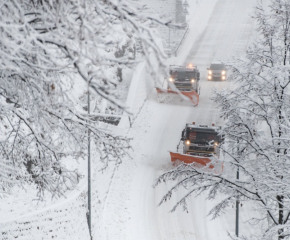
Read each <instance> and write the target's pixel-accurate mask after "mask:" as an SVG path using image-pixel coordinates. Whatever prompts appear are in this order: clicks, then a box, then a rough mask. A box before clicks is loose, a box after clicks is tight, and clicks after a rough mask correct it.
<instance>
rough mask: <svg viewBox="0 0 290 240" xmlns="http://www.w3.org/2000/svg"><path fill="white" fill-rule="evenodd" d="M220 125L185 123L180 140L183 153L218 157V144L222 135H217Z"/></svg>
mask: <svg viewBox="0 0 290 240" xmlns="http://www.w3.org/2000/svg"><path fill="white" fill-rule="evenodd" d="M220 129H221V127H215V126H207V125H195V124H186V127H185V128H184V130H183V131H182V135H181V141H183V154H187V155H194V156H202V157H211V156H213V155H215V156H217V157H219V155H220V151H219V149H220V148H219V145H220V144H221V143H222V137H221V136H220V135H218V130H220Z"/></svg>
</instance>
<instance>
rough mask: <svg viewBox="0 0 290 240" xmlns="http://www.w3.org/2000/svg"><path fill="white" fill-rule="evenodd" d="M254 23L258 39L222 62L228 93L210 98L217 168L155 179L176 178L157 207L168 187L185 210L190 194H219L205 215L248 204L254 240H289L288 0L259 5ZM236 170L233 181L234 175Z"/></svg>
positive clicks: (186, 168) (184, 169) (189, 168)
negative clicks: (216, 125) (218, 139)
mask: <svg viewBox="0 0 290 240" xmlns="http://www.w3.org/2000/svg"><path fill="white" fill-rule="evenodd" d="M254 18H255V19H256V20H257V23H258V32H259V36H260V37H259V39H257V40H256V41H255V43H254V44H253V45H252V46H251V47H250V48H249V49H248V50H247V52H246V57H245V58H242V59H235V60H233V62H232V63H229V70H230V72H231V74H230V76H229V80H230V81H232V82H233V84H232V88H231V89H227V90H223V91H220V92H216V93H215V97H214V99H213V100H214V101H215V102H217V103H218V104H219V106H220V109H221V114H220V116H221V117H222V118H224V119H225V124H224V126H223V128H222V130H221V132H220V134H222V135H224V137H225V142H224V144H222V145H221V146H220V147H221V149H222V150H223V152H224V153H225V159H224V171H223V172H222V173H217V172H215V171H208V170H207V171H205V169H202V168H198V167H196V166H194V165H193V164H189V165H186V164H181V165H180V166H178V167H177V168H176V169H174V170H172V171H169V172H167V173H165V174H163V175H162V176H160V177H159V179H158V180H157V183H156V184H159V183H160V182H162V181H170V180H172V181H177V183H175V185H174V186H173V187H172V189H171V190H170V191H169V192H168V193H167V194H166V195H165V196H164V197H163V199H162V201H161V203H162V202H164V201H166V200H168V199H169V198H170V197H171V195H172V194H173V192H174V190H175V189H177V188H179V187H182V186H184V187H186V188H187V189H188V194H187V195H186V196H184V197H182V198H181V199H180V201H179V202H177V203H176V205H175V206H174V208H173V210H175V208H176V207H177V206H179V205H182V206H184V207H186V201H187V198H188V197H190V196H191V195H193V194H198V193H200V192H206V193H207V194H208V199H209V200H210V199H214V198H216V196H217V194H219V193H222V194H224V195H225V196H226V197H225V198H224V200H223V201H221V202H220V203H219V204H218V205H217V206H215V207H214V208H213V209H212V210H211V211H210V214H212V216H213V218H216V217H218V216H219V215H220V214H222V213H223V212H224V211H225V210H226V209H227V207H229V206H231V205H232V204H234V203H235V201H236V200H239V201H240V202H243V201H249V202H253V203H254V205H255V206H256V209H259V212H260V214H258V215H257V216H260V218H259V219H258V220H259V221H258V222H259V223H261V226H262V227H261V229H262V232H261V233H257V236H256V237H257V238H254V239H279V240H280V239H289V238H290V237H289V236H290V184H289V183H290V174H289V172H290V84H289V83H290V64H289V60H290V58H289V48H290V2H289V0H271V1H270V5H269V6H264V5H263V4H262V3H260V4H258V5H257V7H256V11H255V15H254ZM237 170H239V173H240V179H237V178H236V172H237ZM257 218H258V217H257ZM265 219H267V221H265ZM262 223H263V224H262Z"/></svg>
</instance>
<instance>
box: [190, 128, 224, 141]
mask: <svg viewBox="0 0 290 240" xmlns="http://www.w3.org/2000/svg"><path fill="white" fill-rule="evenodd" d="M187 139H189V140H190V142H192V143H201V144H208V143H209V142H211V141H213V142H219V137H218V136H217V133H216V132H199V131H194V130H190V131H189V132H188V136H187ZM213 142H212V143H213Z"/></svg>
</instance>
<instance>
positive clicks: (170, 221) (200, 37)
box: [104, 0, 255, 240]
mask: <svg viewBox="0 0 290 240" xmlns="http://www.w3.org/2000/svg"><path fill="white" fill-rule="evenodd" d="M254 4H255V1H254V0H234V1H233V0H203V1H201V2H200V5H199V8H198V9H197V10H196V9H194V10H193V9H192V10H191V11H192V13H193V12H194V13H195V14H194V15H192V18H191V20H190V22H189V26H190V28H189V29H190V30H189V33H188V35H187V38H186V39H185V41H184V43H183V45H182V47H181V49H180V52H179V56H178V57H177V58H175V59H171V61H172V62H171V63H175V64H184V63H188V62H192V63H194V64H195V65H197V66H198V68H199V69H200V72H201V77H202V80H201V96H200V103H199V105H198V106H197V107H192V106H186V105H188V104H160V103H158V102H157V101H156V100H155V98H154V97H152V98H151V99H149V100H147V101H146V103H145V105H144V106H143V108H142V110H141V112H140V113H139V115H138V117H137V118H136V120H135V122H134V124H133V126H132V128H131V129H130V132H129V133H128V134H129V136H131V137H133V138H134V140H133V142H132V145H133V148H134V152H133V153H132V157H133V159H131V160H126V161H124V163H123V164H122V165H121V166H120V167H119V169H118V171H117V172H116V174H115V176H114V180H113V183H112V186H111V190H110V193H109V196H108V199H107V203H106V207H105V214H104V221H105V223H104V225H105V226H106V236H107V239H108V240H118V239H120V240H136V239H138V240H155V239H156V240H169V239H176V240H177V239H178V240H181V239H191V240H224V239H227V231H229V232H234V226H235V225H234V224H235V222H234V220H235V218H234V217H235V216H234V208H232V209H231V210H230V211H229V212H228V213H227V214H226V215H224V216H222V217H221V218H219V219H218V220H214V221H210V218H209V217H206V215H207V213H208V211H209V210H210V208H211V207H212V206H213V205H214V202H208V201H206V200H205V196H204V195H201V196H198V197H197V198H194V197H192V198H191V200H190V202H189V212H188V213H186V212H183V211H182V209H177V211H176V212H174V213H169V211H170V209H171V208H172V206H173V204H174V203H175V201H176V200H178V199H179V198H180V196H181V194H183V193H184V192H183V191H182V190H181V191H180V192H177V193H176V194H174V196H173V197H172V199H171V201H170V202H168V203H166V204H164V205H162V206H160V207H157V205H158V202H159V201H160V199H161V197H162V196H163V195H164V194H165V192H166V190H167V189H168V188H169V187H170V186H168V185H164V184H163V185H160V186H158V187H157V188H156V189H153V188H152V185H153V183H154V180H155V179H156V178H157V177H158V176H159V175H160V174H162V173H163V172H164V171H165V170H166V169H169V168H171V167H172V166H171V163H170V157H169V153H168V151H169V150H175V149H176V145H177V144H178V141H179V138H180V134H181V131H182V129H183V128H184V126H185V124H186V123H188V122H193V121H194V122H196V123H197V124H208V125H210V124H212V123H213V122H214V123H216V125H222V121H221V120H220V119H218V116H217V114H218V109H217V108H216V106H215V105H214V103H213V102H212V101H211V100H210V97H211V95H212V89H213V88H217V89H221V88H222V87H229V83H227V82H224V83H222V82H208V81H206V68H207V67H208V66H209V64H210V63H211V62H212V61H214V60H224V61H226V60H227V59H228V58H229V57H231V56H234V55H240V54H242V52H243V51H244V49H245V47H246V46H247V45H248V43H249V42H250V41H251V39H253V32H254V31H253V30H254V24H253V19H251V17H250V13H251V12H252V11H253V6H254ZM140 91H141V90H140ZM240 214H241V219H240V221H241V231H240V232H241V233H242V234H249V232H250V230H249V228H248V227H247V225H246V224H245V223H243V221H245V220H246V219H248V218H249V214H250V211H249V210H248V208H246V207H243V208H242V209H241V213H240Z"/></svg>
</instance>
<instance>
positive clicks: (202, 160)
mask: <svg viewBox="0 0 290 240" xmlns="http://www.w3.org/2000/svg"><path fill="white" fill-rule="evenodd" d="M170 156H171V161H172V162H175V161H177V160H179V161H181V162H184V163H187V164H190V163H197V164H200V165H202V166H208V168H210V169H215V170H219V168H221V169H220V171H218V172H217V173H221V172H223V169H224V166H223V163H222V162H220V164H214V165H213V164H209V163H210V162H211V161H212V160H211V159H210V158H207V157H201V156H193V155H187V154H181V153H174V152H170Z"/></svg>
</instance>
